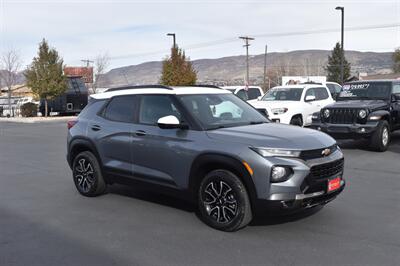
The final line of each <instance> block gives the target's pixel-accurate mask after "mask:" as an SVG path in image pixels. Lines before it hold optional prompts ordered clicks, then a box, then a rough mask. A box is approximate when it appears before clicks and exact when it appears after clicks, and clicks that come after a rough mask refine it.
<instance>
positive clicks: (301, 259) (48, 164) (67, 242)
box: [0, 122, 400, 266]
mask: <svg viewBox="0 0 400 266" xmlns="http://www.w3.org/2000/svg"><path fill="white" fill-rule="evenodd" d="M66 131H67V130H66V125H65V123H64V122H54V123H35V124H16V123H5V122H2V123H0V265H5V266H6V265H7V266H8V265H398V263H399V261H400V202H399V200H400V134H399V133H396V134H395V135H394V136H393V139H392V144H391V147H390V150H389V151H387V152H385V153H376V152H372V151H368V150H367V149H365V143H364V142H349V141H346V142H341V146H342V148H343V149H344V153H345V157H346V166H345V177H346V178H347V187H346V189H345V191H344V192H343V193H342V194H341V195H340V196H339V197H338V198H337V199H336V200H335V201H333V202H331V203H330V204H329V205H327V206H326V207H325V208H323V209H321V210H317V211H313V212H311V213H307V214H304V215H296V216H291V217H285V218H263V219H258V220H256V221H255V222H254V223H253V224H251V225H250V226H248V227H246V228H245V229H243V230H241V231H238V232H236V233H224V232H219V231H216V230H213V229H211V228H209V227H207V226H206V225H204V224H203V223H201V222H200V220H199V219H198V218H197V217H196V214H195V213H194V211H193V209H192V208H191V206H189V205H187V204H185V203H183V202H180V201H179V200H177V199H173V198H170V197H166V196H162V195H157V194H153V193H149V192H146V191H143V190H137V189H131V188H126V187H123V186H117V185H114V186H111V187H110V189H109V193H108V194H106V195H104V196H101V197H97V198H85V197H82V196H80V195H79V194H78V192H77V191H76V189H75V187H74V185H73V182H72V177H71V172H70V169H69V168H68V165H67V163H66V160H65V146H66V145H65V142H66V133H67V132H66Z"/></svg>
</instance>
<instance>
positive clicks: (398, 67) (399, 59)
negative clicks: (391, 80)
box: [392, 48, 400, 73]
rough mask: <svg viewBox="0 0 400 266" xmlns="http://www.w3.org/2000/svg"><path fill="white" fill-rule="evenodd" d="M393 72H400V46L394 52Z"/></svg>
mask: <svg viewBox="0 0 400 266" xmlns="http://www.w3.org/2000/svg"><path fill="white" fill-rule="evenodd" d="M392 58H393V72H394V73H399V72H400V48H397V49H396V50H395V51H394V53H393V56H392Z"/></svg>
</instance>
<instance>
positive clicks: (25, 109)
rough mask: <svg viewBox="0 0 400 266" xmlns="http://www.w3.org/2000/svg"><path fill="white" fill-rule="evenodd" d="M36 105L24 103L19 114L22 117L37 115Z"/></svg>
mask: <svg viewBox="0 0 400 266" xmlns="http://www.w3.org/2000/svg"><path fill="white" fill-rule="evenodd" d="M37 110H38V106H37V104H34V103H24V104H23V105H22V106H21V115H22V116H23V117H35V116H37Z"/></svg>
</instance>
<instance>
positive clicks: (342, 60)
mask: <svg viewBox="0 0 400 266" xmlns="http://www.w3.org/2000/svg"><path fill="white" fill-rule="evenodd" d="M335 9H336V10H340V11H341V13H342V27H341V45H340V47H341V57H340V81H341V85H343V83H344V7H343V6H337V7H336V8H335Z"/></svg>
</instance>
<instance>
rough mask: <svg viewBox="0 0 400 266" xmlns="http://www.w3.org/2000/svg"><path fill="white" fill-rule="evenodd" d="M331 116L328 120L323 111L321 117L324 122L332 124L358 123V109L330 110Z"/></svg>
mask: <svg viewBox="0 0 400 266" xmlns="http://www.w3.org/2000/svg"><path fill="white" fill-rule="evenodd" d="M329 111H330V115H329V117H328V118H326V117H325V116H324V113H323V111H322V113H321V117H322V119H323V122H325V123H331V124H354V123H356V122H357V111H358V110H357V109H351V108H340V109H329Z"/></svg>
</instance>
